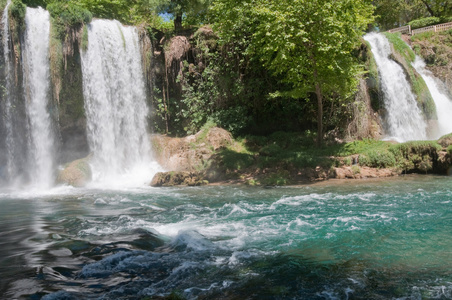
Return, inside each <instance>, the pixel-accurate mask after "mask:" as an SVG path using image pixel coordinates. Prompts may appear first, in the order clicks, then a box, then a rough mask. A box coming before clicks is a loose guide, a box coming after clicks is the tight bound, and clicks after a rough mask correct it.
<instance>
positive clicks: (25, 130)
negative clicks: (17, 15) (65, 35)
mask: <svg viewBox="0 0 452 300" xmlns="http://www.w3.org/2000/svg"><path fill="white" fill-rule="evenodd" d="M8 5H9V4H8ZM2 23H3V32H2V35H3V41H2V42H3V54H4V57H3V62H4V71H5V93H4V95H3V100H4V101H2V107H1V108H2V111H3V116H2V127H3V132H4V135H3V138H4V140H3V141H2V142H3V144H4V145H3V148H4V151H5V153H4V154H3V157H4V158H3V159H4V160H5V166H6V167H5V168H4V170H2V177H3V181H4V182H5V183H6V184H7V185H8V186H10V187H16V186H23V185H24V184H31V185H32V186H33V187H34V188H39V189H46V188H49V187H50V186H52V185H53V184H54V170H55V164H54V159H53V157H54V156H55V138H54V134H53V130H52V120H51V117H50V114H49V105H50V103H49V97H50V93H49V91H50V66H49V65H50V64H49V32H50V16H49V13H48V12H47V11H45V10H44V9H42V8H27V10H26V15H25V32H24V36H23V40H22V45H21V52H22V59H21V63H22V70H21V71H22V73H23V82H22V85H21V84H20V81H18V80H17V78H18V77H20V76H18V75H17V72H20V70H19V69H18V64H19V61H13V59H14V55H12V53H11V51H12V50H11V49H12V45H11V41H10V36H9V22H8V9H7V8H6V9H5V10H4V12H3V16H2ZM16 55H17V53H16Z"/></svg>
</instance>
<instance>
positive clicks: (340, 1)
mask: <svg viewBox="0 0 452 300" xmlns="http://www.w3.org/2000/svg"><path fill="white" fill-rule="evenodd" d="M212 10H213V11H214V12H215V13H216V19H215V20H216V21H217V23H216V24H217V27H216V28H217V30H218V31H219V33H220V36H221V37H222V38H223V42H224V43H234V42H235V39H236V38H237V37H239V38H240V37H241V38H242V39H245V44H246V46H245V49H244V50H245V53H246V54H247V55H249V56H250V57H252V59H259V60H260V61H261V62H262V64H263V65H264V66H265V67H266V68H268V69H269V70H271V71H273V72H274V74H275V75H277V76H282V81H283V82H285V83H288V84H289V85H290V86H291V89H290V90H286V91H275V93H273V95H275V96H285V97H288V96H290V97H291V98H294V99H300V98H303V99H309V95H310V94H312V93H315V95H316V98H317V122H318V132H317V134H318V143H319V144H320V143H321V140H322V137H323V127H322V125H323V102H324V100H325V99H324V98H325V97H326V99H336V100H337V98H336V97H334V95H335V94H340V95H342V98H347V96H349V95H350V94H351V93H352V92H353V91H354V89H355V87H356V85H357V82H356V75H357V74H358V72H359V66H358V64H357V61H356V60H355V58H354V57H353V56H352V55H351V52H352V51H353V49H354V48H355V47H357V45H358V43H359V37H360V36H361V35H362V33H363V30H364V29H365V28H366V26H367V24H368V23H369V22H371V21H372V12H373V6H371V5H370V1H359V0H354V1H352V0H337V1H326V0H319V1H308V0H294V1H290V2H282V1H270V0H267V1H254V0H245V1H237V0H218V1H216V2H214V5H213V8H212ZM237 28H239V30H237ZM238 32H239V33H242V32H248V34H245V35H244V36H243V35H241V34H240V36H237V33H238Z"/></svg>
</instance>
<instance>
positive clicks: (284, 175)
mask: <svg viewBox="0 0 452 300" xmlns="http://www.w3.org/2000/svg"><path fill="white" fill-rule="evenodd" d="M442 149H443V147H442V146H441V145H440V144H438V142H437V141H412V142H406V143H402V144H393V143H391V142H385V141H377V140H373V139H364V140H359V141H353V142H350V143H346V144H340V145H330V146H325V147H323V148H317V147H316V146H315V145H314V142H313V140H312V137H310V136H309V135H306V134H302V133H287V132H278V133H275V134H273V135H271V136H268V137H264V136H247V137H245V138H242V139H240V140H239V141H236V142H235V143H234V146H231V147H228V148H226V149H222V150H220V151H219V152H218V156H219V158H220V161H221V166H222V168H223V171H225V172H226V173H229V174H233V176H231V177H230V178H233V177H234V178H239V177H240V178H248V179H247V183H248V184H250V185H256V184H263V185H286V184H291V183H293V182H294V180H293V179H294V174H297V172H299V171H300V170H304V169H311V170H314V169H316V168H318V167H320V168H323V169H324V170H328V169H331V168H333V167H339V166H352V162H353V159H352V156H353V157H354V158H356V157H358V165H353V166H352V168H353V169H352V171H353V172H354V173H355V174H357V173H360V172H361V167H364V166H366V167H372V168H391V169H397V170H399V171H400V172H429V171H432V170H433V168H434V161H435V157H438V155H437V153H438V152H439V151H440V150H442ZM447 150H448V151H449V153H452V147H449V148H447ZM265 170H267V171H266V172H264V171H265ZM256 171H258V172H259V171H261V173H264V175H263V176H261V177H260V178H259V179H258V180H256V178H254V177H253V176H251V175H250V176H248V177H247V175H246V174H251V173H254V174H256ZM250 177H252V179H250Z"/></svg>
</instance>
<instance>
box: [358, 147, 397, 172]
mask: <svg viewBox="0 0 452 300" xmlns="http://www.w3.org/2000/svg"><path fill="white" fill-rule="evenodd" d="M359 163H360V165H362V166H368V167H371V168H389V167H394V166H395V165H396V158H395V156H394V154H393V153H391V152H390V151H376V150H370V151H367V152H365V153H363V155H360V156H359Z"/></svg>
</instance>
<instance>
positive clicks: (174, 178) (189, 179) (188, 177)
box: [150, 172, 208, 187]
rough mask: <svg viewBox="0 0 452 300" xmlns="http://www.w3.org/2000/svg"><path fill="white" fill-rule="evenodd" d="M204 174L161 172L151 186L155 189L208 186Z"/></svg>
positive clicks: (156, 175)
mask: <svg viewBox="0 0 452 300" xmlns="http://www.w3.org/2000/svg"><path fill="white" fill-rule="evenodd" d="M207 183H208V181H206V180H204V178H203V176H202V174H200V173H196V172H159V173H157V174H155V176H154V178H153V179H152V181H151V183H150V185H151V186H153V187H161V186H177V185H188V186H200V185H205V184H207Z"/></svg>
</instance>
